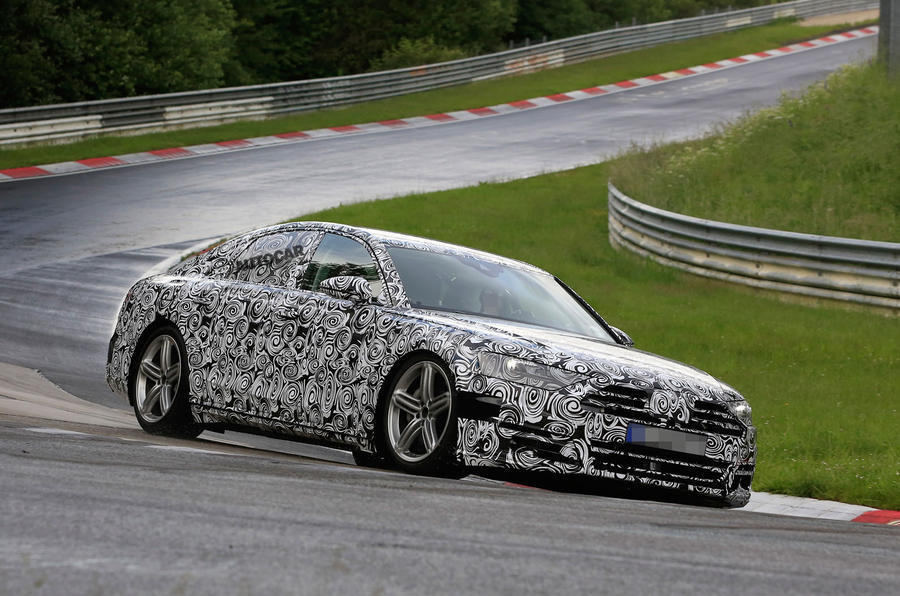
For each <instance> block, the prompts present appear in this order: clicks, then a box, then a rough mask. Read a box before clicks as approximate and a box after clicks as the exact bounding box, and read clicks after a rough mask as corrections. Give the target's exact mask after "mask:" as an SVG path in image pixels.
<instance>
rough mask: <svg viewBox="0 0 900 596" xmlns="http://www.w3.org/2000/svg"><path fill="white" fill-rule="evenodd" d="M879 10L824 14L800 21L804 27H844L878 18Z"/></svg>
mask: <svg viewBox="0 0 900 596" xmlns="http://www.w3.org/2000/svg"><path fill="white" fill-rule="evenodd" d="M878 14H879V11H878V9H877V8H875V9H872V10H857V11H855V12H845V13H843V14H823V15H819V16H817V17H811V18H808V19H804V20H802V21H800V24H801V25H803V26H804V27H817V26H819V25H842V24H844V23H861V22H863V21H871V20H872V19H877V18H878Z"/></svg>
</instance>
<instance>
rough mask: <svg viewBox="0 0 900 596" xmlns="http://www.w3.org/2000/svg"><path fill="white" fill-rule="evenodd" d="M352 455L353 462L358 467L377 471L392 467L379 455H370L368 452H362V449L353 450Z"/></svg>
mask: <svg viewBox="0 0 900 596" xmlns="http://www.w3.org/2000/svg"><path fill="white" fill-rule="evenodd" d="M351 453H352V454H353V462H354V463H355V464H356V465H357V466H361V467H363V468H376V469H386V468H390V467H391V465H390V462H388V461H387V460H386V459H384V458H383V457H382V456H380V455H379V454H377V453H369V452H368V451H362V450H361V449H353V450H352V451H351Z"/></svg>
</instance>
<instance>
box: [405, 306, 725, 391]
mask: <svg viewBox="0 0 900 596" xmlns="http://www.w3.org/2000/svg"><path fill="white" fill-rule="evenodd" d="M417 312H418V314H420V315H421V316H423V317H426V318H428V319H431V320H434V321H435V322H440V323H443V324H451V325H454V326H457V327H459V326H464V327H465V328H466V329H468V330H470V331H473V332H477V333H480V334H483V335H487V336H494V337H495V338H496V339H498V340H501V341H503V342H508V341H512V342H514V343H516V344H517V345H519V346H521V347H524V348H526V349H527V350H528V351H530V352H532V354H531V356H532V357H534V358H536V359H539V360H540V361H543V362H544V363H546V364H553V365H556V366H560V364H561V358H560V356H561V355H566V356H569V357H570V358H569V359H565V363H564V364H563V366H564V368H568V369H570V370H578V369H582V370H583V369H584V368H586V369H587V371H588V372H589V373H590V372H595V373H599V374H601V375H603V376H606V371H607V369H608V365H610V364H611V365H613V366H615V367H618V368H622V369H624V370H625V371H629V370H631V371H633V372H635V373H638V371H640V373H638V374H636V375H635V376H639V377H643V378H646V377H647V376H652V377H655V376H658V375H665V376H668V377H672V378H678V379H683V380H685V381H688V383H689V384H691V385H693V384H700V385H706V386H708V387H710V388H712V389H713V390H714V393H719V392H721V391H724V390H725V387H724V386H723V385H722V383H721V382H720V381H718V379H716V378H715V377H713V376H712V375H710V374H709V373H707V372H704V371H702V370H700V369H697V368H694V367H693V366H690V365H687V364H684V363H682V362H678V361H677V360H672V359H669V358H664V357H663V356H659V355H657V354H653V353H650V352H644V351H642V350H638V349H635V348H633V347H625V346H622V345H619V344H614V343H608V342H604V341H600V340H597V339H591V338H588V337H584V336H579V335H572V334H569V333H565V332H562V331H556V330H554V329H548V328H546V327H535V326H532V325H522V324H517V323H515V322H513V321H504V320H498V319H491V318H487V317H479V316H473V315H463V314H457V313H438V312H435V311H417ZM523 357H526V358H528V357H529V355H528V354H523ZM579 365H580V366H579Z"/></svg>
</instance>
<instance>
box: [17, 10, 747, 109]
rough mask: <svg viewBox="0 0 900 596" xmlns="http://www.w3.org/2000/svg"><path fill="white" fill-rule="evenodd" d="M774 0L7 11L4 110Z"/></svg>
mask: <svg viewBox="0 0 900 596" xmlns="http://www.w3.org/2000/svg"><path fill="white" fill-rule="evenodd" d="M761 1H762V0H303V1H302V2H301V1H296V0H133V1H126V0H0V2H2V8H3V10H2V14H3V16H4V18H3V20H2V21H0V52H2V54H3V56H4V67H3V68H0V107H14V106H23V105H35V104H45V103H54V102H69V101H78V100H85V99H101V98H111V97H121V96H128V95H136V94H147V93H165V92H170V91H182V90H190V89H200V88H213V87H218V86H222V85H243V84H252V83H270V82H278V81H289V80H298V79H308V78H315V77H326V76H336V75H342V74H351V73H357V72H365V71H367V70H372V69H376V68H383V67H390V66H399V65H404V66H411V65H417V64H423V63H428V62H433V61H435V60H443V59H445V58H446V57H460V56H468V55H474V54H478V53H484V52H490V51H495V50H498V49H502V48H504V47H507V44H508V43H510V42H520V41H522V40H524V39H526V38H529V39H531V40H540V39H543V38H544V37H549V38H551V39H557V38H561V37H566V36H571V35H576V34H580V33H587V32H590V31H596V30H600V29H605V28H609V27H612V26H614V25H615V24H616V23H617V22H619V23H622V24H630V22H631V20H632V18H635V19H637V21H639V22H651V21H658V20H664V19H669V18H678V17H683V16H694V15H696V14H698V13H699V11H700V10H701V9H711V8H725V6H726V5H729V4H730V5H734V6H735V7H743V6H750V5H755V4H759V3H761Z"/></svg>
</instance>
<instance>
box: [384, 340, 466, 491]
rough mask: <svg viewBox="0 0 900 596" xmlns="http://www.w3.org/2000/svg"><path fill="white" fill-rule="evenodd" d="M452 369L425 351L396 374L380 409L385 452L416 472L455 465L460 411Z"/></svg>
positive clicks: (452, 469) (442, 471) (441, 471)
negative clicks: (452, 379) (383, 406)
mask: <svg viewBox="0 0 900 596" xmlns="http://www.w3.org/2000/svg"><path fill="white" fill-rule="evenodd" d="M450 378H451V377H450V371H449V370H448V369H447V368H446V366H445V365H444V364H443V363H442V362H441V361H439V360H438V359H437V358H434V357H432V356H421V357H418V358H413V359H412V360H410V361H409V362H407V363H406V364H404V365H403V367H402V368H401V369H400V370H399V371H398V372H397V374H396V375H394V381H393V382H392V383H391V385H390V387H389V391H388V393H387V404H386V407H385V408H384V413H383V415H382V419H381V422H382V433H383V434H382V436H383V437H384V443H385V447H386V449H385V451H386V452H387V453H386V454H387V456H388V457H389V458H390V459H391V460H392V461H394V462H395V463H396V464H397V465H398V466H399V467H400V468H401V469H403V470H405V471H407V472H411V473H414V474H450V475H455V474H453V473H454V472H455V471H457V470H456V469H455V468H456V467H457V466H456V461H455V459H456V458H455V457H454V452H455V449H456V434H457V413H456V399H455V395H454V390H453V384H452V383H451V382H450Z"/></svg>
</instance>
